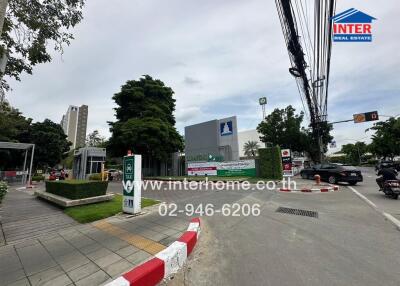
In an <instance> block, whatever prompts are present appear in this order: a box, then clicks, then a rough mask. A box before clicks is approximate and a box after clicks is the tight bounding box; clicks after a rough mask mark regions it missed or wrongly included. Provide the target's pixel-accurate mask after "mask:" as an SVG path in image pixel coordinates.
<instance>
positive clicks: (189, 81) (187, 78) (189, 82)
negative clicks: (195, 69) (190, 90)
mask: <svg viewBox="0 0 400 286" xmlns="http://www.w3.org/2000/svg"><path fill="white" fill-rule="evenodd" d="M183 82H184V83H185V84H187V85H195V84H198V83H200V81H199V80H197V79H194V78H192V77H190V76H185V79H184V80H183Z"/></svg>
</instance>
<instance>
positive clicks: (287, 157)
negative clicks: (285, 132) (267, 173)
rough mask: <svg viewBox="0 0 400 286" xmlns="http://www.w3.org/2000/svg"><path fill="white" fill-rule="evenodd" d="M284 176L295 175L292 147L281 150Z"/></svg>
mask: <svg viewBox="0 0 400 286" xmlns="http://www.w3.org/2000/svg"><path fill="white" fill-rule="evenodd" d="M281 157H282V167H283V176H284V177H291V176H293V164H292V152H291V150H290V149H282V150H281Z"/></svg>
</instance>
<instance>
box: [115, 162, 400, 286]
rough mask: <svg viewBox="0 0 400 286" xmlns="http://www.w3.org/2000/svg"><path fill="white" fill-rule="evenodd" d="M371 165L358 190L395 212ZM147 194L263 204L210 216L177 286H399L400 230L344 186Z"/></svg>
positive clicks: (217, 203) (182, 200) (180, 205)
mask: <svg viewBox="0 0 400 286" xmlns="http://www.w3.org/2000/svg"><path fill="white" fill-rule="evenodd" d="M366 171H367V172H365V174H364V176H365V181H364V182H363V183H361V184H360V185H359V186H356V187H355V188H356V189H357V190H358V191H359V192H362V193H363V194H365V196H367V197H369V198H370V199H371V200H375V201H376V203H377V204H379V205H380V206H381V207H382V208H384V209H385V210H387V211H391V213H396V210H397V209H398V208H397V207H398V206H399V204H400V201H393V200H390V199H387V198H385V197H384V196H383V195H382V194H380V193H378V191H377V188H376V186H375V181H374V180H375V175H374V173H373V172H372V171H370V170H366ZM369 176H370V177H369ZM112 188H115V189H118V190H120V188H118V187H117V185H115V186H114V183H112V184H111V185H110V189H112ZM142 195H143V196H146V197H151V198H155V199H159V200H162V201H163V202H167V203H176V205H177V209H178V210H182V209H185V206H186V205H188V204H192V205H194V206H195V207H196V206H198V205H200V204H203V206H204V205H205V204H213V206H214V209H215V210H220V209H221V208H222V206H223V205H224V204H230V205H232V204H233V203H238V204H239V205H241V206H243V205H244V204H249V205H254V204H259V205H260V206H261V212H260V215H259V216H243V215H241V216H239V217H234V216H232V215H230V216H224V215H222V214H221V213H214V215H212V216H203V217H202V234H201V236H200V241H199V243H198V245H197V246H196V251H195V252H194V254H193V255H192V257H191V259H190V261H189V263H188V264H187V266H186V268H185V269H184V271H181V272H180V273H179V274H178V275H176V276H175V278H174V279H173V280H171V281H170V283H169V284H170V285H291V286H292V285H304V286H305V285H307V286H309V285H311V286H312V285H371V286H372V285H374V286H375V285H400V270H399V269H400V232H399V231H398V230H397V229H396V228H395V226H394V225H392V224H391V223H390V222H388V221H387V220H385V219H384V218H383V217H382V215H381V214H379V213H378V212H377V211H376V210H374V209H373V208H371V207H370V206H369V205H368V204H366V203H365V202H364V201H363V200H361V199H360V198H359V197H358V196H356V195H355V193H354V192H352V191H351V190H350V189H349V188H347V187H346V186H344V185H343V186H342V187H341V191H339V192H332V193H319V194H304V193H300V194H298V193H297V194H296V193H277V192H273V191H254V190H253V191H240V190H239V191H215V190H214V191H210V190H209V191H195V190H193V191H184V190H168V189H167V190H162V191H156V190H151V188H148V189H147V190H144V191H143V193H142ZM280 206H283V207H289V208H297V209H302V210H311V211H316V212H318V218H313V217H306V216H298V215H291V214H283V213H278V212H276V210H277V208H278V207H280ZM177 215H178V216H184V215H185V214H182V213H177ZM160 219H162V218H161V217H160Z"/></svg>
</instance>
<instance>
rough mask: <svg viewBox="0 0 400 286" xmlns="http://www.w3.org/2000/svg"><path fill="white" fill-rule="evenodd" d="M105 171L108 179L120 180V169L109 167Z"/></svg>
mask: <svg viewBox="0 0 400 286" xmlns="http://www.w3.org/2000/svg"><path fill="white" fill-rule="evenodd" d="M106 172H107V177H108V180H109V181H113V180H121V178H122V171H120V170H117V169H109V170H107V171H106Z"/></svg>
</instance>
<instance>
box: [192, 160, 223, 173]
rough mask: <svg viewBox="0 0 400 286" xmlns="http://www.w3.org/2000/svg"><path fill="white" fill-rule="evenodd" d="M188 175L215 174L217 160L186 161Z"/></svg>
mask: <svg viewBox="0 0 400 286" xmlns="http://www.w3.org/2000/svg"><path fill="white" fill-rule="evenodd" d="M188 175H189V176H216V175H217V162H204V163H188Z"/></svg>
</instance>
